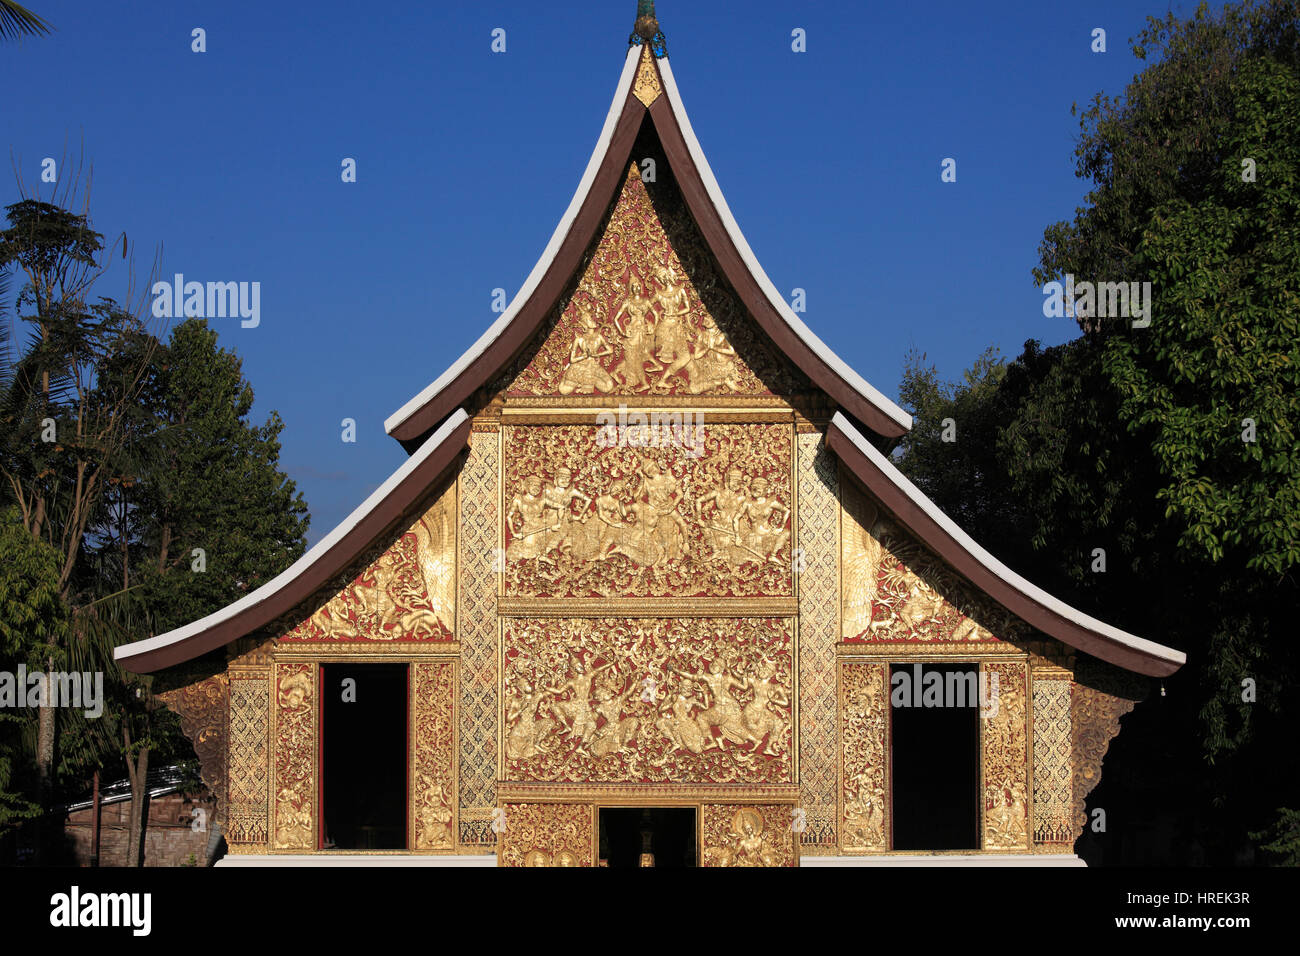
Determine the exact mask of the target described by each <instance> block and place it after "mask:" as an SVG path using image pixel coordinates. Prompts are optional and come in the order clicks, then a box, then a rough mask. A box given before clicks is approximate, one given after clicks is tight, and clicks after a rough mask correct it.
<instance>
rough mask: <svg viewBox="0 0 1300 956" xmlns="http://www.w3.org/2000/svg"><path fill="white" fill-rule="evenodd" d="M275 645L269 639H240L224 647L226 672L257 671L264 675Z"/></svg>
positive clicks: (272, 640)
mask: <svg viewBox="0 0 1300 956" xmlns="http://www.w3.org/2000/svg"><path fill="white" fill-rule="evenodd" d="M277 643H278V642H277V641H275V640H274V639H273V638H269V637H241V638H240V639H239V640H237V641H235V642H233V643H231V644H228V645H226V658H227V664H226V667H227V669H228V670H239V669H245V668H246V669H252V670H257V671H260V672H261V673H262V674H263V675H265V674H266V673H267V668H268V667H270V665H271V659H272V656H273V655H274V653H275V649H276V644H277Z"/></svg>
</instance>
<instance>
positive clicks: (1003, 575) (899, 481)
mask: <svg viewBox="0 0 1300 956" xmlns="http://www.w3.org/2000/svg"><path fill="white" fill-rule="evenodd" d="M831 425H832V426H833V427H835V428H837V429H839V431H840V432H841V433H842V434H843V435H844V437H845V438H847V439H848V440H849V441H851V442H852V443H853V445H854V447H855V448H857V449H858V451H860V452H862V454H863V455H865V456H866V457H867V459H868V460H869V461H870V462H871V463H872V464H873V465H875V466H876V467H877V468H879V469H880V470H881V471H882V472H883V473H884V475H885V477H886V478H888V479H889V480H890V481H891V482H893V483H894V485H896V486H897V487H898V488H899V489H900V490H901V491H902V492H903V494H905V495H907V497H908V498H909V499H911V501H912V503H913V504H915V505H917V506H918V507H919V508H920V509H921V510H922V511H924V512H925V513H926V514H927V515H929V516H930V517H931V518H933V519H934V521H935V523H937V524H938V525H939V527H941V528H943V530H944V531H946V532H947V533H948V534H949V535H951V536H952V538H953V540H955V541H956V542H957V544H958V545H960V546H961V547H962V549H963V550H965V551H966V552H967V553H968V554H969V555H970V556H971V557H973V558H974V559H975V560H976V561H978V562H979V563H980V564H982V565H984V567H986V568H987V569H988V570H990V571H992V572H993V573H994V574H995V575H997V576H998V577H999V578H1000V579H1001V580H1002V581H1003V582H1005V583H1006V584H1009V585H1010V586H1011V587H1013V588H1015V589H1016V590H1017V591H1019V592H1020V593H1021V594H1023V595H1024V596H1025V597H1027V598H1029V599H1030V600H1032V601H1037V602H1038V603H1039V604H1041V605H1043V606H1044V607H1046V608H1047V609H1048V610H1050V611H1052V612H1054V613H1056V614H1059V615H1060V616H1061V617H1063V618H1066V619H1067V620H1069V621H1072V622H1074V623H1075V624H1078V625H1079V626H1080V627H1083V628H1086V629H1087V630H1089V631H1092V632H1094V633H1095V634H1098V635H1100V636H1101V637H1104V638H1106V639H1107V640H1110V641H1113V642H1115V643H1116V644H1120V645H1122V646H1124V647H1127V648H1130V649H1132V650H1135V651H1138V652H1139V653H1142V654H1145V655H1147V656H1148V657H1154V658H1157V659H1158V660H1162V661H1168V662H1169V663H1171V664H1178V665H1182V664H1185V663H1187V655H1186V654H1184V653H1183V652H1182V651H1177V650H1174V649H1173V648H1172V647H1165V646H1164V645H1163V644H1157V643H1156V642H1155V641H1148V640H1147V639H1146V638H1142V637H1137V636H1136V635H1133V634H1129V633H1128V632H1127V631H1121V630H1120V629H1119V628H1117V627H1112V626H1111V625H1110V624H1107V623H1106V622H1104V621H1099V620H1097V619H1096V618H1095V617H1091V616H1089V615H1087V614H1084V613H1083V612H1082V611H1079V610H1076V609H1075V608H1072V607H1070V606H1069V605H1068V604H1066V603H1065V602H1064V601H1061V600H1059V599H1058V598H1054V597H1052V595H1050V594H1048V593H1047V592H1046V591H1044V590H1043V589H1042V588H1040V587H1038V586H1037V585H1036V584H1032V583H1030V582H1029V581H1027V580H1025V579H1024V578H1022V577H1021V576H1020V575H1018V574H1016V572H1014V571H1012V570H1011V569H1010V568H1008V567H1007V566H1006V565H1005V564H1003V563H1002V562H1001V561H999V560H998V559H997V558H995V557H994V556H993V555H991V554H989V553H988V552H987V551H985V550H984V549H983V548H982V547H980V546H979V544H978V543H977V542H976V541H975V539H974V538H972V537H971V536H970V535H968V534H967V533H966V532H965V531H963V530H962V529H961V528H960V527H958V526H957V525H956V524H955V523H954V522H953V520H952V519H951V518H949V517H948V516H947V515H946V514H944V513H943V512H942V511H940V510H939V508H938V506H937V505H935V503H934V502H933V501H931V500H930V499H929V498H927V497H926V496H925V495H924V494H922V493H921V491H920V489H918V488H917V487H916V486H915V485H914V484H912V483H911V482H910V481H908V480H907V477H906V476H905V475H904V474H903V473H902V472H901V471H899V470H898V469H897V468H895V467H894V465H893V463H892V462H891V461H890V460H889V459H888V458H886V457H885V456H884V455H882V454H881V453H880V452H879V451H877V450H876V448H875V446H874V445H872V444H871V443H870V442H868V441H867V440H866V439H865V438H863V437H862V435H861V433H860V432H859V431H858V430H857V429H856V428H854V427H853V425H852V424H851V423H850V422H849V420H848V419H847V418H845V417H844V415H843V414H842V413H840V412H836V413H835V417H834V418H832V419H831Z"/></svg>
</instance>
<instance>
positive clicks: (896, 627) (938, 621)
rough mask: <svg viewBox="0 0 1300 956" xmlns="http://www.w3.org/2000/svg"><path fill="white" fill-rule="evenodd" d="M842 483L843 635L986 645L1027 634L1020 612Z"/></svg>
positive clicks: (871, 640) (854, 488)
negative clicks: (993, 596)
mask: <svg viewBox="0 0 1300 956" xmlns="http://www.w3.org/2000/svg"><path fill="white" fill-rule="evenodd" d="M840 487H841V489H842V492H841V493H842V496H843V497H842V501H843V506H844V513H843V517H844V524H843V532H842V539H841V560H842V562H843V564H842V567H843V590H842V594H841V627H840V633H841V635H842V636H843V638H844V639H845V640H847V641H861V642H866V643H891V644H912V645H918V646H919V645H925V644H935V643H940V642H943V643H959V642H960V643H969V644H990V645H991V644H996V643H997V642H998V641H999V639H1001V640H1003V641H1013V640H1017V639H1020V638H1023V637H1024V636H1025V634H1026V628H1025V625H1024V624H1023V623H1022V622H1021V621H1020V620H1019V619H1018V618H1016V617H1015V616H1014V615H1012V614H1011V613H1010V612H1009V611H1007V610H1006V609H1005V608H1003V607H1001V606H1000V605H998V604H997V603H996V602H994V601H991V600H989V599H988V598H986V597H984V596H983V595H981V594H979V593H978V592H977V591H976V589H975V588H973V587H972V586H971V585H970V584H969V583H968V582H967V581H965V580H964V579H963V578H962V577H961V576H959V575H958V574H957V573H956V572H955V571H953V570H952V568H951V567H949V566H948V565H947V564H946V563H945V562H943V561H942V560H940V559H939V558H938V557H937V556H936V555H934V554H933V553H932V552H931V551H929V550H928V549H927V548H926V547H924V546H923V545H922V544H921V543H920V542H919V541H917V540H916V538H914V537H913V536H912V535H911V534H909V533H908V532H907V531H905V530H904V529H903V528H901V527H900V526H899V525H898V524H897V523H896V522H894V521H893V520H891V519H890V518H889V517H887V516H886V515H885V514H884V513H883V512H882V511H881V510H880V508H879V506H878V505H877V504H876V502H875V500H874V499H872V498H871V496H870V495H868V494H866V493H864V492H863V491H862V490H861V489H860V488H858V487H857V486H856V485H855V484H854V483H853V482H852V481H844V482H842V483H841V486H840Z"/></svg>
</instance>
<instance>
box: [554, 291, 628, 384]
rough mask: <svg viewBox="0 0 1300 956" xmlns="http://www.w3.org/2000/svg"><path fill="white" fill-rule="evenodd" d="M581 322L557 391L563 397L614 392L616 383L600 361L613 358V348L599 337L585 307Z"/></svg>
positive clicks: (594, 321) (588, 310) (602, 337)
mask: <svg viewBox="0 0 1300 956" xmlns="http://www.w3.org/2000/svg"><path fill="white" fill-rule="evenodd" d="M580 323H581V325H582V331H581V332H579V333H578V334H577V335H575V336H574V337H573V345H572V346H571V347H570V348H569V364H568V366H566V367H565V369H564V374H563V375H561V376H560V384H559V385H558V386H557V390H558V391H559V393H560V394H561V395H572V394H573V393H574V392H578V393H580V394H583V395H588V394H590V393H592V392H611V391H613V390H614V380H613V379H612V378H610V377H609V373H608V372H606V371H605V369H604V368H602V367H601V364H600V360H601V359H602V358H605V357H606V356H608V355H613V354H614V349H613V348H612V347H610V344H609V343H608V342H606V341H605V337H604V336H603V335H601V334H600V331H599V329H598V328H597V326H596V320H595V319H593V318H592V317H591V311H590V309H588V308H587V307H585V306H584V307H583V308H582V312H581V319H580Z"/></svg>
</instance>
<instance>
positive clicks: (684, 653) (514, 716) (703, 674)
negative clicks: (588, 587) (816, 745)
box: [502, 618, 795, 784]
mask: <svg viewBox="0 0 1300 956" xmlns="http://www.w3.org/2000/svg"><path fill="white" fill-rule="evenodd" d="M793 667H794V638H793V636H792V628H791V625H790V622H788V621H783V620H776V619H763V618H713V619H685V620H664V619H658V618H639V619H626V618H592V619H560V620H527V619H512V620H508V621H507V622H506V624H505V638H504V654H503V671H504V688H505V700H504V703H503V711H504V714H503V724H502V726H503V736H504V753H503V755H502V759H503V768H502V779H504V780H510V781H519V782H536V781H549V782H563V783H591V784H597V783H673V784H679V783H680V784H736V783H745V784H771V783H794V782H795V780H794V770H793V767H794V756H793V754H794V741H793V730H792V726H793V719H792V718H793V699H794V692H793V686H792V684H793V679H792V675H793Z"/></svg>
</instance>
